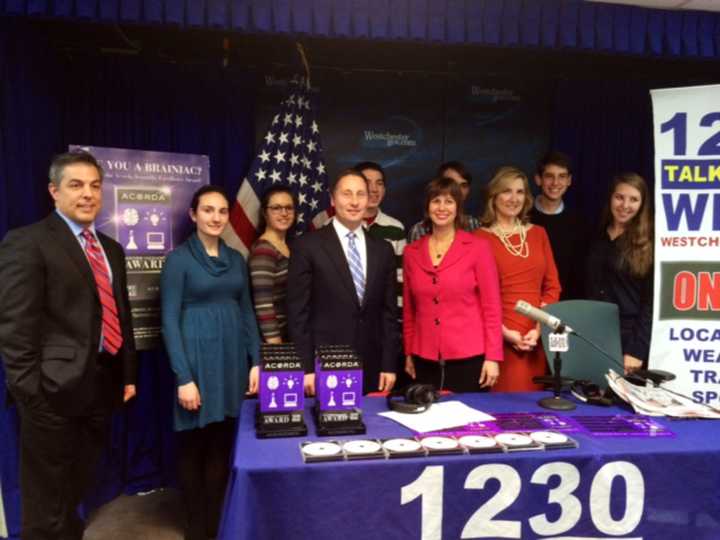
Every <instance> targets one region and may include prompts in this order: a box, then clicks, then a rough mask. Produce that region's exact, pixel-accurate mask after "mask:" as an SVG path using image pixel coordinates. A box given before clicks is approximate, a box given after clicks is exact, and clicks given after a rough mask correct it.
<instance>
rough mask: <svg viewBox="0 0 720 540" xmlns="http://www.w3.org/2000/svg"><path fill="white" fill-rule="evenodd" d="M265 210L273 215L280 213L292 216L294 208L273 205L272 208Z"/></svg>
mask: <svg viewBox="0 0 720 540" xmlns="http://www.w3.org/2000/svg"><path fill="white" fill-rule="evenodd" d="M267 209H268V210H270V211H271V212H272V213H274V214H279V213H280V212H287V213H288V214H292V213H293V212H294V211H295V207H294V206H292V205H287V206H283V205H280V204H273V205H272V206H268V207H267Z"/></svg>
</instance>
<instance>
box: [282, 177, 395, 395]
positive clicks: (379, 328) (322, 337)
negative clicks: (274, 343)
mask: <svg viewBox="0 0 720 540" xmlns="http://www.w3.org/2000/svg"><path fill="white" fill-rule="evenodd" d="M330 200H331V203H332V205H333V207H334V209H335V216H334V217H333V219H332V221H331V222H330V223H329V224H328V225H326V226H325V227H323V228H322V229H320V230H318V231H317V232H313V233H309V234H306V235H305V236H303V237H301V238H300V239H299V240H298V241H297V242H296V243H295V244H294V245H293V248H292V254H291V256H290V268H289V274H288V297H287V305H288V328H289V331H290V338H291V340H292V341H293V342H294V343H295V347H296V348H297V351H298V353H299V354H300V356H301V358H302V359H303V361H304V362H305V371H306V376H305V388H306V390H307V391H308V393H310V394H314V393H315V377H314V374H313V373H312V371H313V369H314V357H315V348H316V347H317V346H318V345H333V344H340V345H351V346H352V347H353V348H354V349H355V350H356V351H357V352H358V354H359V355H360V357H361V359H362V361H363V389H364V392H365V393H367V392H372V391H381V392H382V391H389V390H391V389H392V387H393V385H394V384H395V378H396V373H397V368H398V362H397V358H398V354H397V353H398V346H399V333H398V328H397V305H396V304H397V298H396V290H395V286H396V270H395V255H394V253H393V251H392V248H391V247H390V245H389V244H388V243H387V242H385V241H384V240H381V239H378V238H373V237H371V236H370V235H368V234H366V233H365V232H364V230H363V226H362V225H363V216H364V214H365V209H366V207H367V203H368V185H367V180H366V178H365V177H364V176H363V175H362V173H360V172H359V171H356V170H354V169H349V170H346V171H344V172H342V173H340V174H339V175H338V176H337V178H336V179H335V180H334V182H333V183H332V185H331V186H330Z"/></svg>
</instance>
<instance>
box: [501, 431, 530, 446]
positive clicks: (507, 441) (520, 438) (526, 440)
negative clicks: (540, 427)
mask: <svg viewBox="0 0 720 540" xmlns="http://www.w3.org/2000/svg"><path fill="white" fill-rule="evenodd" d="M495 440H496V441H497V442H499V443H500V444H504V445H505V446H528V445H531V444H532V443H533V441H532V439H531V438H530V437H528V436H527V435H520V434H519V433H499V434H498V435H495Z"/></svg>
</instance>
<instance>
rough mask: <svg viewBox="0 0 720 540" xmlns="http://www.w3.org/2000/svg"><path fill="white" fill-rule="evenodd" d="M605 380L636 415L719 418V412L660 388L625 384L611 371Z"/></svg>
mask: <svg viewBox="0 0 720 540" xmlns="http://www.w3.org/2000/svg"><path fill="white" fill-rule="evenodd" d="M605 378H606V379H607V381H608V384H609V385H610V388H612V390H613V392H615V393H616V394H617V395H618V396H619V397H620V398H622V399H623V400H625V401H626V402H628V403H629V404H630V405H632V408H633V409H634V410H635V412H636V413H638V414H644V415H646V416H672V417H675V418H715V419H718V418H720V411H718V410H716V409H713V408H711V407H708V406H706V405H703V404H702V403H695V402H694V401H692V400H691V399H688V398H686V397H683V396H680V395H678V394H676V393H675V392H672V391H670V390H668V389H666V388H663V387H662V386H637V385H635V384H632V383H629V382H627V381H626V380H625V379H624V378H623V377H622V375H620V374H618V373H616V372H615V371H613V370H612V369H611V370H609V371H608V373H607V375H605Z"/></svg>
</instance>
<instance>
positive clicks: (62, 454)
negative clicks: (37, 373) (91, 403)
mask: <svg viewBox="0 0 720 540" xmlns="http://www.w3.org/2000/svg"><path fill="white" fill-rule="evenodd" d="M18 412H19V414H20V492H21V503H22V523H21V526H22V532H21V537H22V539H23V540H81V539H82V536H83V530H84V528H85V527H84V523H83V522H82V520H81V519H80V517H79V516H78V513H77V507H78V505H79V504H80V502H81V500H82V498H83V495H84V494H85V492H86V491H87V489H88V488H89V487H90V486H91V485H92V482H93V479H94V473H95V471H96V467H97V463H98V461H99V459H100V455H101V453H102V451H103V448H104V447H105V444H106V442H107V440H108V436H109V431H110V417H111V414H110V408H109V407H96V408H95V409H94V410H93V411H91V412H89V413H88V414H87V415H84V416H62V415H59V414H56V413H55V412H54V411H53V410H52V409H51V407H50V406H49V405H48V404H47V402H45V400H44V399H43V398H42V397H38V398H35V399H32V400H31V401H30V402H29V403H18Z"/></svg>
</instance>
